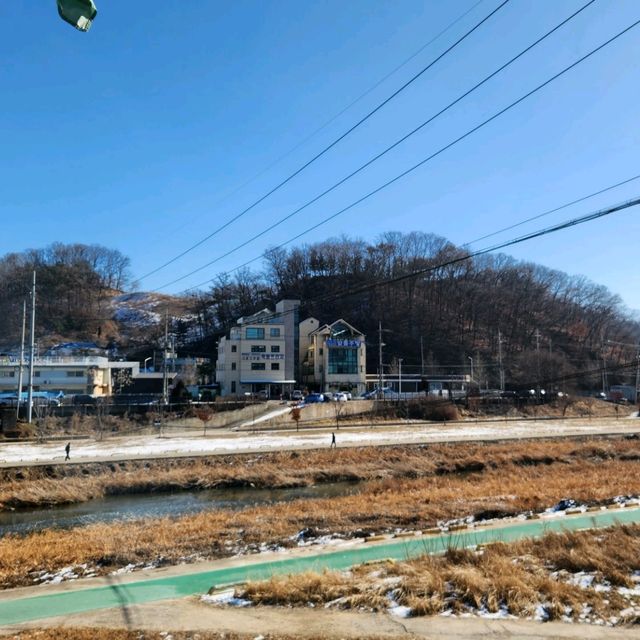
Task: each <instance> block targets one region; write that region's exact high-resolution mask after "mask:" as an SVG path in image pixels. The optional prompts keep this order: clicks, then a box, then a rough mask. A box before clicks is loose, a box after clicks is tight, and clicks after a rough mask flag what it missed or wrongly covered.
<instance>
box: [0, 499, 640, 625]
mask: <svg viewBox="0 0 640 640" xmlns="http://www.w3.org/2000/svg"><path fill="white" fill-rule="evenodd" d="M632 522H640V508H627V509H621V510H616V511H596V512H590V513H585V514H583V515H574V516H566V517H558V518H553V519H542V520H528V521H524V522H519V523H514V524H509V525H505V526H502V527H492V528H478V529H472V530H468V531H465V530H463V531H457V532H454V533H450V534H443V535H433V536H420V537H416V538H404V539H402V540H401V541H400V540H396V541H393V542H388V543H383V544H369V545H363V546H362V547H358V548H356V549H345V550H342V551H333V552H329V553H323V554H316V555H309V556H303V557H294V558H287V559H283V560H277V561H274V562H258V563H251V561H252V558H250V557H248V558H247V561H248V563H247V564H246V565H244V566H239V567H231V568H225V569H216V570H213V571H205V572H202V573H191V574H186V575H177V576H170V577H165V578H155V579H150V580H144V581H140V582H130V583H126V584H115V582H114V584H113V585H112V586H101V587H93V588H88V589H84V590H76V591H67V592H61V593H53V594H48V595H43V596H34V597H29V598H21V599H16V600H2V601H0V625H7V624H16V623H20V622H28V621H30V620H37V619H41V618H50V617H55V616H63V615H68V614H72V613H81V612H83V611H91V610H95V609H108V608H111V607H121V606H123V605H126V606H129V605H134V604H142V603H145V602H152V601H157V600H166V599H173V598H180V597H184V596H189V595H193V594H199V593H206V592H207V591H208V590H209V589H210V588H211V587H212V586H214V585H228V584H234V583H238V582H242V581H245V580H259V579H264V578H269V577H270V576H272V575H274V574H277V573H298V572H301V571H308V570H318V571H321V570H322V569H346V568H348V567H351V566H353V565H356V564H361V563H363V562H367V561H370V560H381V559H384V558H394V559H397V560H405V559H407V558H410V557H415V556H419V555H422V554H424V553H439V552H442V551H444V550H445V549H446V548H448V547H452V546H453V547H466V546H470V545H474V544H480V543H483V542H497V541H503V542H511V541H514V540H518V539H520V538H525V537H540V536H542V535H544V534H545V533H549V532H552V531H562V530H565V531H566V530H576V529H589V528H596V527H608V526H611V525H614V524H622V523H632Z"/></svg>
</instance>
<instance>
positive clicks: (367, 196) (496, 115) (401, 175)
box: [155, 20, 640, 291]
mask: <svg viewBox="0 0 640 640" xmlns="http://www.w3.org/2000/svg"><path fill="white" fill-rule="evenodd" d="M639 24H640V20H637V21H636V22H634V23H633V24H631V25H630V26H628V27H626V28H625V29H623V30H622V31H620V32H618V33H617V34H616V35H615V36H613V37H611V38H609V39H608V40H606V41H605V42H603V43H602V44H600V45H599V46H598V47H596V48H595V49H592V50H591V51H590V52H589V53H587V54H585V55H584V56H582V57H581V58H579V59H578V60H576V61H575V62H573V63H571V64H570V65H568V66H567V67H565V68H564V69H563V70H562V71H560V72H558V73H556V74H555V75H553V76H552V77H551V78H549V79H547V80H545V81H544V82H543V83H541V84H539V85H538V86H537V87H535V88H534V89H532V90H531V91H529V92H527V93H526V94H524V95H523V96H521V97H520V98H518V99H517V100H514V101H513V102H511V103H510V104H509V105H507V106H506V107H504V108H503V109H501V110H500V111H498V112H496V113H494V114H493V115H492V116H490V117H489V118H487V119H486V120H484V121H483V122H481V123H480V124H478V125H476V126H475V127H473V128H471V129H469V130H468V131H467V132H466V133H464V134H462V135H461V136H459V137H457V138H455V139H454V140H452V141H451V142H449V143H448V144H446V145H444V146H443V147H441V148H440V149H438V150H437V151H435V152H434V153H432V154H430V155H428V156H427V157H426V158H424V159H423V160H421V161H420V162H418V163H416V164H414V165H413V166H412V167H409V168H408V169H406V170H405V171H403V172H402V173H399V174H398V175H396V176H395V177H394V178H391V179H390V180H388V181H386V182H384V183H383V184H382V185H380V186H378V187H376V188H375V189H373V190H372V191H369V192H368V193H367V194H365V195H364V196H362V197H360V198H358V199H357V200H355V201H353V202H352V203H351V204H349V205H347V206H346V207H343V208H342V209H340V210H338V211H336V212H335V213H333V214H332V215H330V216H327V217H326V218H324V219H322V220H321V221H319V222H317V223H315V224H314V225H312V226H311V227H308V228H307V229H305V230H304V231H301V232H300V233H298V234H297V235H295V236H293V237H292V238H289V239H288V240H287V241H285V242H283V243H281V244H279V245H277V247H276V248H282V247H284V246H286V245H288V244H291V243H292V242H295V241H296V240H298V239H300V238H301V237H303V236H305V235H307V234H308V233H310V232H311V231H314V230H315V229H317V228H318V227H321V226H322V225H324V224H326V223H327V222H330V221H331V220H334V219H335V218H337V217H338V216H340V215H342V214H343V213H345V212H347V211H349V210H351V209H353V208H354V207H356V206H357V205H359V204H361V203H362V202H365V201H366V200H369V199H370V198H372V197H373V196H374V195H376V194H378V193H380V192H381V191H383V190H384V189H387V188H388V187H390V186H391V185H393V184H395V183H396V182H398V181H399V180H401V179H402V178H404V177H405V176H407V175H409V174H410V173H412V172H414V171H415V170H416V169H418V168H420V167H422V166H423V165H425V164H426V163H427V162H429V161H430V160H433V159H434V158H435V157H437V156H439V155H440V154H442V153H443V152H445V151H446V150H448V149H450V148H451V147H453V146H455V145H456V144H458V143H460V142H461V141H462V140H464V139H465V138H468V137H469V136H471V135H472V134H474V133H475V132H476V131H478V130H480V129H482V128H483V127H485V126H486V125H488V124H489V123H490V122H492V121H494V120H496V119H497V118H499V117H500V116H502V115H503V114H505V113H506V112H508V111H509V110H511V109H513V108H514V107H515V106H517V105H518V104H520V103H521V102H523V101H525V100H526V99H528V98H529V97H531V96H532V95H534V94H535V93H537V92H538V91H540V90H541V89H543V88H544V87H546V86H547V85H549V84H551V83H552V82H553V81H555V80H557V79H558V78H560V77H561V76H563V75H564V74H565V73H567V72H568V71H570V70H572V69H574V68H575V67H577V66H578V65H579V64H581V63H583V62H584V61H585V60H587V59H589V58H590V57H591V56H593V55H594V54H596V53H597V52H598V51H601V50H602V49H603V48H605V47H606V46H608V45H609V44H611V43H612V42H614V41H615V40H617V39H618V38H620V37H621V36H622V35H624V34H625V33H627V32H628V31H630V30H631V29H633V28H634V27H637V26H638V25H639ZM261 258H262V255H260V256H256V257H255V258H252V259H251V260H248V261H247V262H245V263H243V264H242V265H240V266H239V267H236V269H241V268H243V267H245V266H248V265H249V264H251V263H253V262H255V261H257V260H260V259H261ZM236 269H234V270H236ZM200 270H201V269H197V270H194V271H192V272H190V273H189V274H187V275H186V276H182V277H181V278H177V279H175V280H173V281H171V282H169V283H167V284H165V285H163V286H162V287H158V288H157V289H155V291H159V290H161V289H164V288H166V287H168V286H171V285H172V284H175V283H176V282H180V281H181V280H184V279H185V278H187V277H189V276H190V275H193V274H194V273H196V272H197V271H200ZM208 282H210V279H209V280H206V281H204V282H202V283H199V284H197V285H195V287H190V289H193V288H198V287H201V286H203V285H205V284H207V283H208Z"/></svg>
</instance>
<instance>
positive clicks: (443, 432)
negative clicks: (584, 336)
mask: <svg viewBox="0 0 640 640" xmlns="http://www.w3.org/2000/svg"><path fill="white" fill-rule="evenodd" d="M335 433H336V437H337V444H338V447H361V446H388V445H397V444H431V443H442V442H445V443H446V442H472V441H473V442H478V441H500V440H519V439H527V438H558V437H569V436H571V437H576V436H583V437H587V436H596V435H637V434H638V433H640V420H638V419H637V418H632V417H627V418H621V419H620V420H616V419H613V418H593V419H588V418H584V419H571V420H561V419H552V420H549V419H542V420H531V419H529V420H510V421H505V420H493V421H490V420H485V421H477V422H475V421H467V422H455V423H446V424H440V423H428V422H406V423H402V424H395V425H376V426H370V425H362V426H349V427H348V428H341V429H339V430H335ZM330 442H331V428H325V429H308V430H304V431H300V432H297V431H295V430H290V429H285V430H263V431H255V432H246V431H243V432H233V431H228V430H216V431H209V433H208V434H207V435H206V436H203V434H202V432H201V431H200V430H199V429H198V430H197V431H195V430H194V431H192V432H186V431H181V432H179V433H176V434H175V435H167V436H166V437H157V436H150V435H146V436H145V435H135V436H121V437H117V436H115V437H109V438H106V439H104V440H102V441H97V440H88V439H87V440H77V441H74V442H73V443H72V447H71V463H74V462H101V461H102V462H112V461H120V460H130V459H145V458H162V457H193V456H210V455H229V454H233V453H265V452H269V451H286V450H305V449H321V448H326V447H328V446H329V444H330ZM64 445H65V442H62V441H57V442H53V443H51V442H50V443H44V444H40V443H31V442H30V443H26V442H20V443H5V444H0V467H15V466H26V465H47V464H52V463H53V464H56V463H62V462H64V457H65V452H64Z"/></svg>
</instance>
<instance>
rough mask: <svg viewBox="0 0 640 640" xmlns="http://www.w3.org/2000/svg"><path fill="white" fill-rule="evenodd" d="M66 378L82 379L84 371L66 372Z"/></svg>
mask: <svg viewBox="0 0 640 640" xmlns="http://www.w3.org/2000/svg"><path fill="white" fill-rule="evenodd" d="M67 378H84V371H67Z"/></svg>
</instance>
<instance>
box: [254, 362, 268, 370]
mask: <svg viewBox="0 0 640 640" xmlns="http://www.w3.org/2000/svg"><path fill="white" fill-rule="evenodd" d="M265 369H266V366H265V363H264V362H252V363H251V371H264V370H265Z"/></svg>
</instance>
